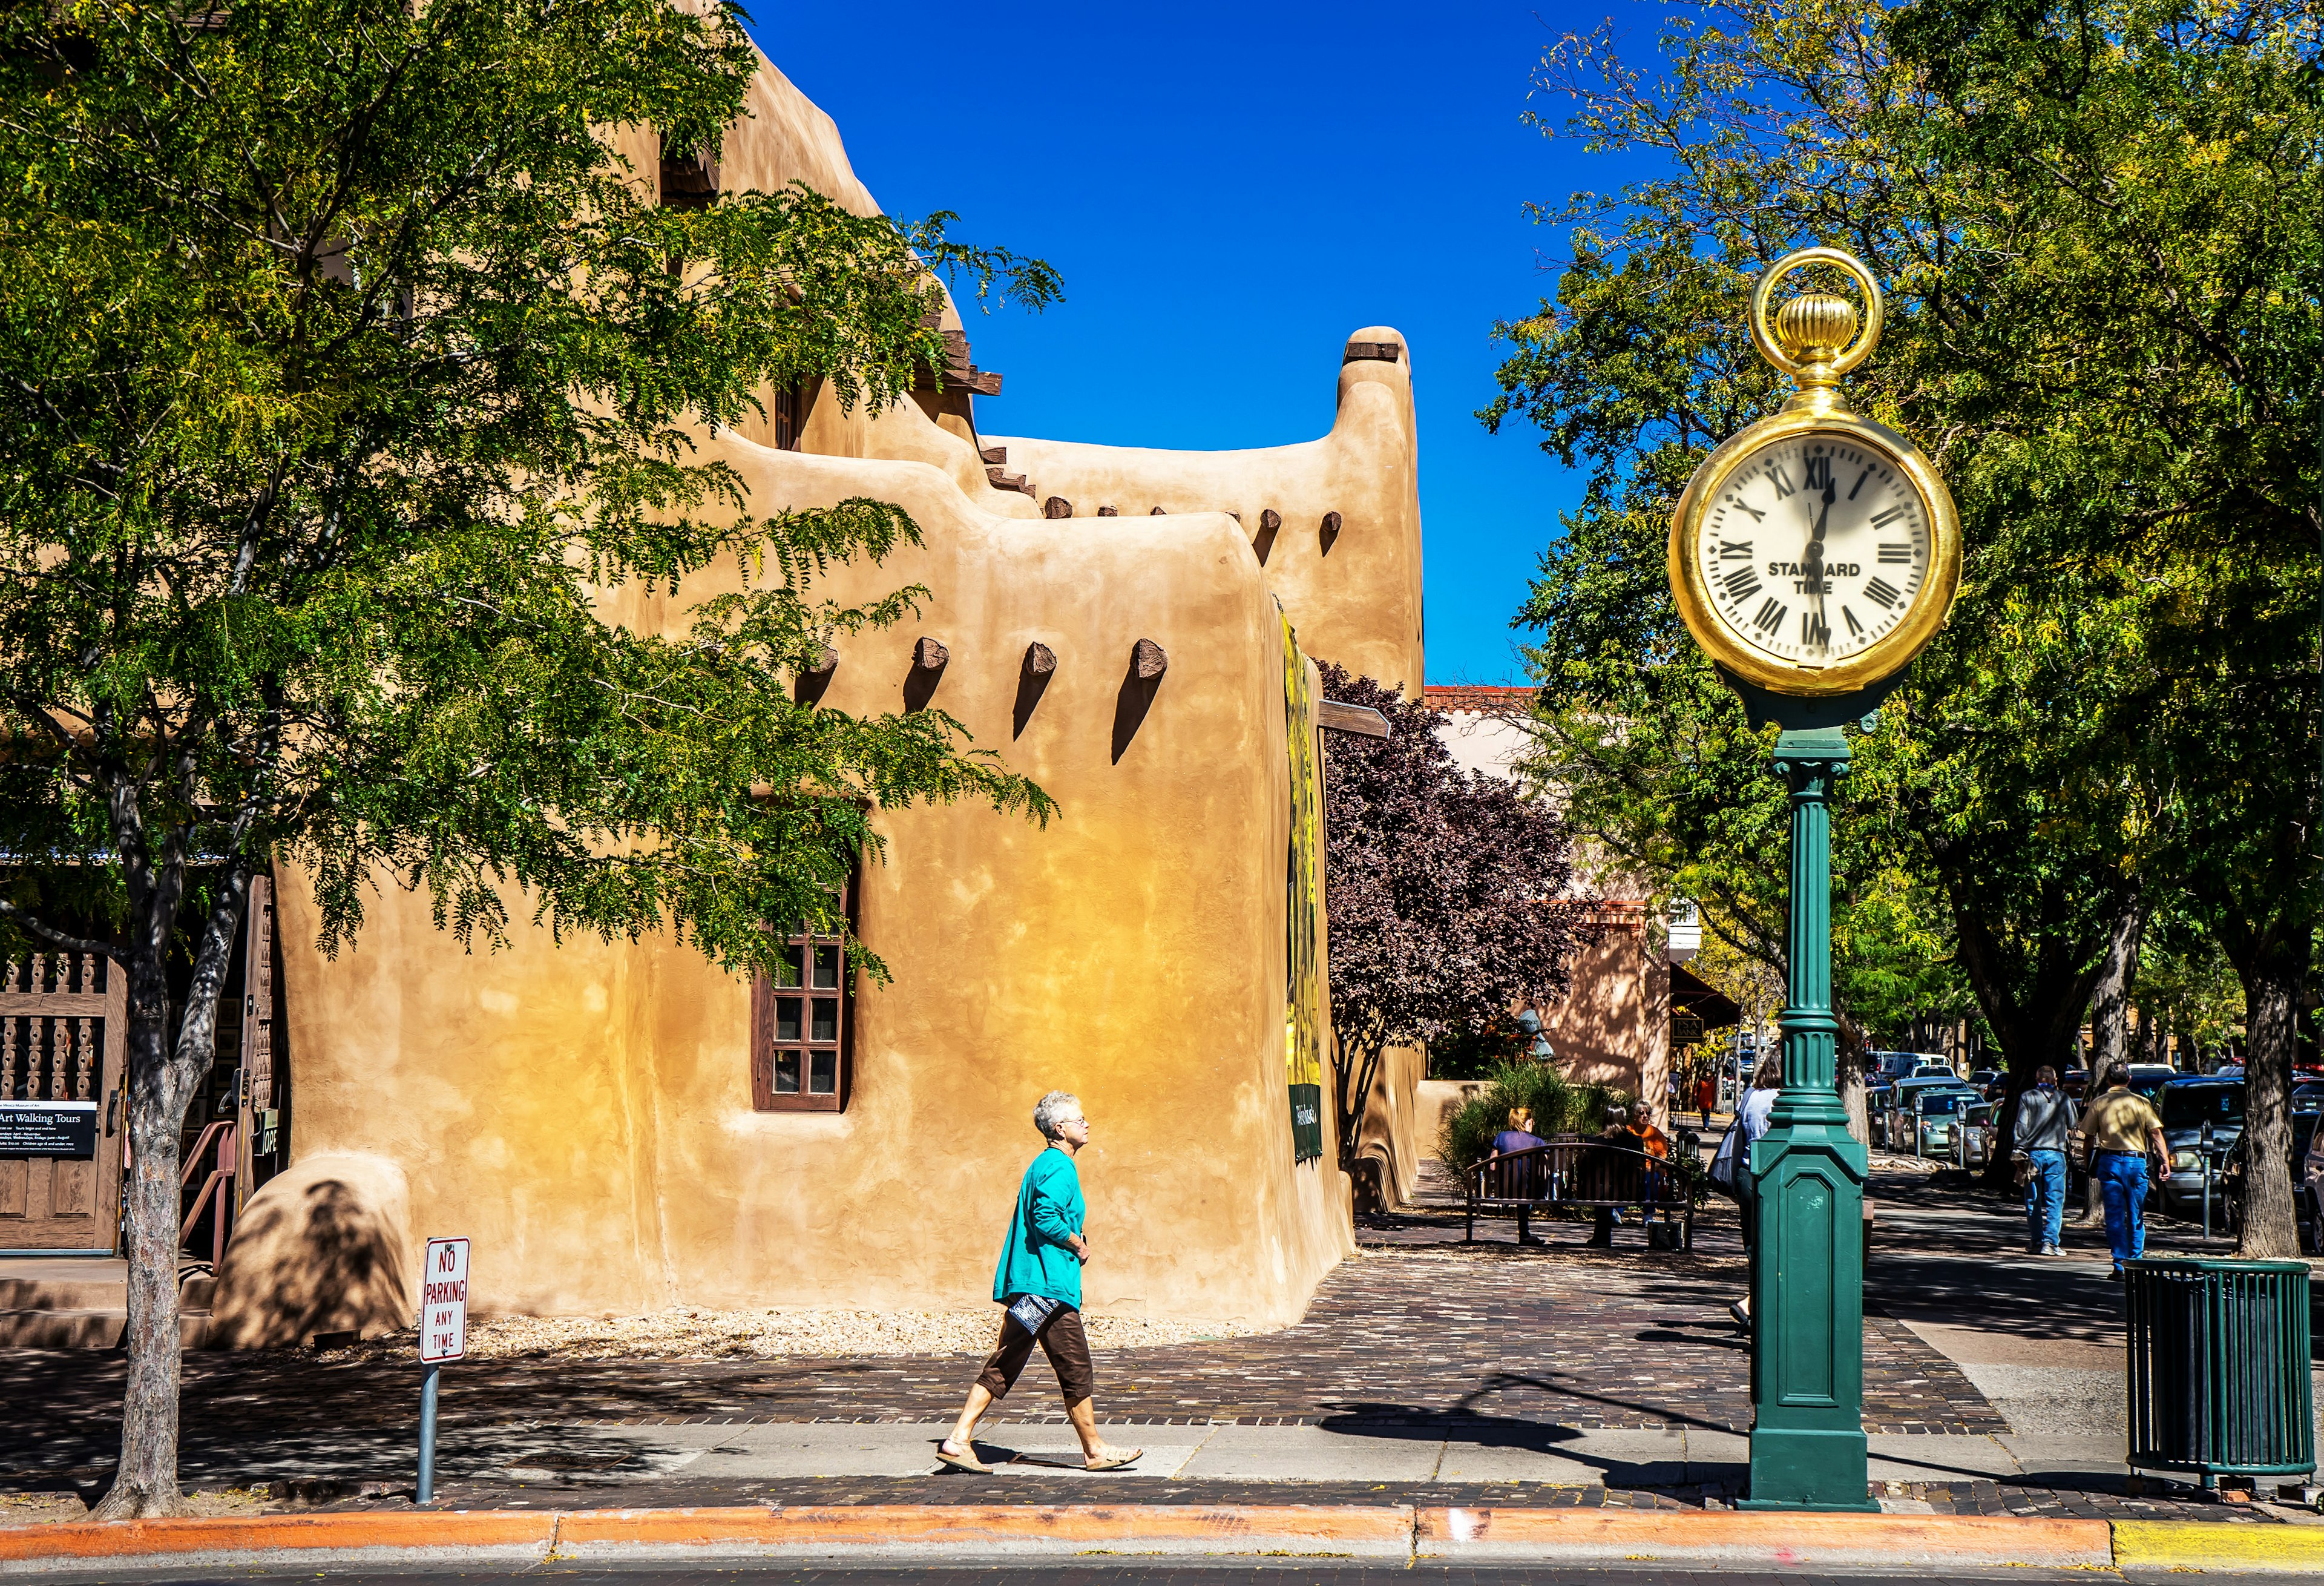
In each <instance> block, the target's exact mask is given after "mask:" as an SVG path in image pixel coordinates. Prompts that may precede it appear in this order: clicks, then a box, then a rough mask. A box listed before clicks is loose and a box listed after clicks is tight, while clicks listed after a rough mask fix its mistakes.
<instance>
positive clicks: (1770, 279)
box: [1751, 248, 1881, 380]
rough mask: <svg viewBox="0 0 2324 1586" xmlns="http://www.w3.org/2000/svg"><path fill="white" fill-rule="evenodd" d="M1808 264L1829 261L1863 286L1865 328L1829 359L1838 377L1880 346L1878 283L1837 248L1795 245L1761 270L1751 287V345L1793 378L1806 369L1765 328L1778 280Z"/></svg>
mask: <svg viewBox="0 0 2324 1586" xmlns="http://www.w3.org/2000/svg"><path fill="white" fill-rule="evenodd" d="M1810 264H1830V265H1831V266H1832V267H1833V268H1835V269H1837V270H1840V271H1843V272H1846V273H1847V274H1849V276H1851V277H1853V278H1854V280H1855V281H1856V283H1857V284H1858V286H1860V287H1862V288H1863V289H1864V328H1863V329H1862V330H1860V331H1858V333H1857V337H1856V342H1855V345H1853V346H1850V347H1849V348H1848V349H1847V350H1846V351H1844V352H1842V353H1840V355H1838V356H1836V357H1834V358H1833V359H1832V361H1831V375H1832V377H1833V378H1837V377H1839V376H1840V375H1842V374H1845V373H1848V372H1849V370H1851V369H1854V368H1855V367H1856V366H1857V365H1858V364H1861V363H1863V362H1864V360H1865V359H1867V358H1868V357H1870V356H1871V355H1872V349H1873V348H1874V347H1876V346H1879V345H1880V309H1881V306H1880V283H1879V282H1878V281H1875V280H1873V279H1872V272H1871V271H1869V270H1867V269H1866V268H1865V267H1864V262H1863V261H1862V260H1860V259H1858V257H1857V256H1856V255H1855V254H1849V253H1843V252H1841V251H1840V249H1838V248H1796V249H1794V250H1793V251H1792V252H1791V253H1788V254H1784V256H1783V257H1782V258H1780V259H1778V260H1776V261H1775V263H1773V264H1770V265H1768V266H1767V268H1766V269H1765V270H1763V271H1761V272H1759V280H1758V284H1757V285H1756V286H1754V287H1753V288H1752V289H1751V345H1752V346H1756V347H1757V348H1758V349H1759V355H1760V356H1761V357H1763V358H1765V359H1766V360H1767V362H1768V363H1770V364H1774V365H1775V367H1776V368H1778V369H1780V370H1782V371H1783V372H1784V373H1786V374H1788V375H1790V376H1792V378H1793V379H1794V380H1797V379H1798V378H1799V377H1800V376H1801V375H1802V374H1803V373H1805V372H1806V370H1807V364H1804V363H1803V362H1802V361H1801V360H1800V359H1797V358H1794V357H1793V356H1792V355H1790V354H1789V353H1787V352H1785V351H1784V349H1783V348H1782V347H1780V346H1777V345H1776V343H1775V337H1774V336H1773V335H1772V334H1771V333H1770V332H1769V331H1768V328H1767V300H1768V298H1769V297H1771V296H1772V295H1773V294H1774V292H1775V283H1776V282H1777V281H1781V280H1782V279H1783V278H1784V276H1786V275H1789V274H1790V273H1791V272H1793V271H1794V270H1799V269H1803V268H1804V267H1805V266H1807V265H1810Z"/></svg>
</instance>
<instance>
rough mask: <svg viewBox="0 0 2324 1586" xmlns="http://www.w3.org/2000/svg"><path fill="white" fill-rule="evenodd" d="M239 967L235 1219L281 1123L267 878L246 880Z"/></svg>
mask: <svg viewBox="0 0 2324 1586" xmlns="http://www.w3.org/2000/svg"><path fill="white" fill-rule="evenodd" d="M242 964H243V969H242V1074H241V1078H240V1080H239V1081H238V1083H237V1091H238V1093H237V1095H236V1097H235V1142H236V1157H235V1176H234V1209H235V1215H236V1216H237V1217H239V1216H240V1214H241V1212H242V1208H243V1204H244V1203H245V1202H247V1201H248V1200H249V1199H250V1197H251V1196H252V1195H253V1194H255V1193H257V1190H258V1186H259V1185H261V1184H263V1183H264V1182H265V1180H266V1177H267V1176H268V1174H269V1173H270V1172H271V1171H272V1167H273V1157H274V1153H275V1150H276V1148H277V1144H278V1139H279V1133H280V1131H279V1129H278V1127H277V1125H278V1120H280V1119H281V1098H280V1097H279V1096H278V1095H277V1094H276V1089H275V1083H274V1077H275V1076H274V882H273V880H272V878H271V877H268V876H253V877H251V879H250V901H249V904H248V906H247V908H245V909H244V914H243V960H242Z"/></svg>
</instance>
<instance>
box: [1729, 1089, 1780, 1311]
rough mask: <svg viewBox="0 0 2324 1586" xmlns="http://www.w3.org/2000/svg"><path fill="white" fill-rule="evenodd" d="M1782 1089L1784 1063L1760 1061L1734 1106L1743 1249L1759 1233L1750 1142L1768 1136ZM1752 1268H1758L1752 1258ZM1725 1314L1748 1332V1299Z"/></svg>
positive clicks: (1757, 1194)
mask: <svg viewBox="0 0 2324 1586" xmlns="http://www.w3.org/2000/svg"><path fill="white" fill-rule="evenodd" d="M1783 1088H1784V1060H1783V1059H1782V1058H1781V1057H1763V1058H1761V1059H1760V1060H1759V1067H1758V1071H1757V1073H1755V1074H1752V1075H1751V1088H1750V1089H1749V1090H1748V1091H1746V1092H1744V1093H1743V1099H1742V1100H1741V1101H1739V1102H1736V1103H1735V1123H1734V1126H1733V1127H1734V1137H1735V1199H1736V1202H1737V1204H1738V1208H1739V1209H1740V1210H1741V1212H1742V1213H1743V1248H1744V1249H1747V1250H1748V1249H1752V1247H1753V1245H1754V1244H1755V1243H1756V1242H1757V1233H1758V1231H1759V1181H1758V1180H1757V1179H1756V1178H1754V1177H1752V1176H1751V1142H1752V1141H1753V1140H1756V1139H1758V1138H1759V1137H1760V1136H1761V1135H1763V1134H1766V1132H1767V1125H1768V1123H1769V1121H1770V1120H1771V1115H1772V1114H1773V1113H1774V1111H1775V1097H1776V1096H1777V1095H1778V1094H1780V1093H1782V1091H1783ZM1753 1266H1754V1268H1755V1269H1756V1268H1757V1258H1756V1257H1755V1258H1754V1260H1753ZM1727 1314H1729V1315H1730V1316H1732V1317H1734V1318H1735V1320H1736V1322H1737V1323H1738V1324H1739V1325H1740V1326H1741V1327H1743V1328H1744V1330H1745V1331H1747V1332H1748V1331H1749V1329H1750V1326H1751V1296H1750V1295H1749V1294H1748V1293H1747V1294H1745V1295H1744V1296H1743V1297H1742V1298H1741V1299H1739V1300H1737V1301H1736V1302H1735V1303H1734V1304H1733V1305H1729V1306H1728V1307H1727Z"/></svg>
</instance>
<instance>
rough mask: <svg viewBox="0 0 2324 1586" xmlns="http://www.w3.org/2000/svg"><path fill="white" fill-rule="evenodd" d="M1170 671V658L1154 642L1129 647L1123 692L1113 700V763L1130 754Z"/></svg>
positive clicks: (1123, 677)
mask: <svg viewBox="0 0 2324 1586" xmlns="http://www.w3.org/2000/svg"><path fill="white" fill-rule="evenodd" d="M1169 669H1170V658H1169V657H1168V656H1167V655H1165V654H1164V653H1163V652H1162V647H1161V646H1160V645H1158V644H1157V643H1155V642H1154V641H1152V640H1151V639H1141V640H1139V641H1138V642H1137V643H1136V644H1135V645H1133V646H1131V647H1130V668H1129V669H1128V670H1127V671H1125V672H1123V673H1122V675H1121V692H1120V693H1119V694H1117V695H1116V696H1114V701H1113V763H1114V764H1116V765H1120V763H1121V757H1122V756H1123V755H1124V754H1125V753H1127V752H1129V750H1130V740H1131V739H1132V738H1135V737H1137V736H1138V729H1139V724H1142V723H1143V722H1144V721H1145V720H1146V713H1147V712H1148V711H1149V710H1151V709H1153V708H1154V696H1155V695H1156V694H1157V692H1158V691H1159V690H1160V689H1161V687H1162V674H1163V673H1164V672H1166V671H1167V670H1169Z"/></svg>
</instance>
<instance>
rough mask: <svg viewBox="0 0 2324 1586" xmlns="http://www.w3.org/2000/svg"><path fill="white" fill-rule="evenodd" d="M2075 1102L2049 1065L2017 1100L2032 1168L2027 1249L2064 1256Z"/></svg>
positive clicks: (2021, 1139)
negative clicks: (2070, 1133) (2062, 1240)
mask: <svg viewBox="0 0 2324 1586" xmlns="http://www.w3.org/2000/svg"><path fill="white" fill-rule="evenodd" d="M2073 1113H2074V1109H2073V1103H2072V1102H2069V1101H2067V1100H2066V1096H2065V1093H2064V1092H2062V1091H2061V1090H2059V1088H2058V1071H2057V1070H2056V1069H2054V1068H2052V1067H2051V1066H2050V1065H2048V1064H2046V1063H2045V1064H2043V1065H2042V1066H2041V1067H2039V1068H2037V1069H2035V1070H2034V1071H2033V1089H2032V1090H2030V1091H2027V1092H2026V1093H2024V1095H2022V1096H2020V1097H2018V1098H2017V1134H2016V1139H2015V1147H2016V1149H2017V1151H2018V1152H2019V1154H2020V1155H2022V1156H2024V1157H2025V1159H2026V1161H2027V1162H2028V1163H2029V1164H2030V1165H2031V1166H2032V1168H2033V1171H2032V1172H2031V1173H2029V1174H2027V1175H2026V1177H2025V1250H2026V1253H2027V1254H2028V1255H2034V1256H2061V1255H2063V1254H2065V1252H2064V1251H2063V1250H2061V1249H2059V1248H2058V1237H2059V1232H2060V1228H2061V1222H2062V1220H2063V1219H2064V1216H2065V1212H2066V1132H2067V1130H2070V1129H2071V1128H2072V1127H2073Z"/></svg>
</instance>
